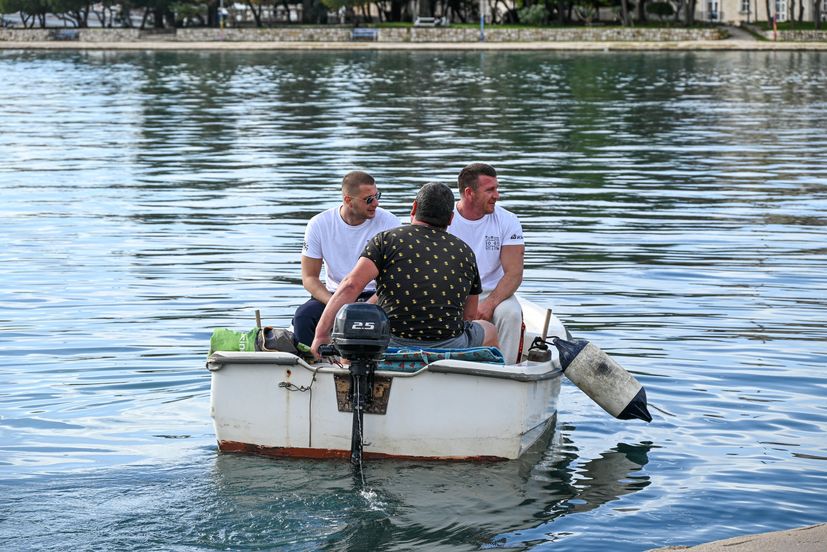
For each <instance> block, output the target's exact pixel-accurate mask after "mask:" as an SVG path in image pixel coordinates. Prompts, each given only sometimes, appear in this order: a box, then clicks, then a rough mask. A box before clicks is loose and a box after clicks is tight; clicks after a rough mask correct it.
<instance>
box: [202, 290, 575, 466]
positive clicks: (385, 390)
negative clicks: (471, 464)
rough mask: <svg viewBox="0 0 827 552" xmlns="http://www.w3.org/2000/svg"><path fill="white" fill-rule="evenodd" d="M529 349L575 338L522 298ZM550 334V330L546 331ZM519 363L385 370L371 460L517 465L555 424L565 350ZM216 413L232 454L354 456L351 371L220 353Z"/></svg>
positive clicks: (214, 362)
mask: <svg viewBox="0 0 827 552" xmlns="http://www.w3.org/2000/svg"><path fill="white" fill-rule="evenodd" d="M521 303H522V304H523V316H524V319H525V324H526V332H525V338H524V347H523V351H524V352H526V351H528V349H529V346H530V345H531V343H532V341H533V339H534V338H535V337H536V336H538V335H540V334H545V335H547V336H549V337H550V336H554V335H556V336H559V337H563V338H565V337H566V330H565V328H564V327H563V324H562V323H561V322H560V321H559V320H558V319H557V318H556V317H554V316H553V315H551V313H550V311H548V312H547V311H546V310H544V309H542V308H540V307H538V306H537V305H534V304H532V303H530V302H528V301H524V300H522V299H521ZM544 328H547V330H546V331H544ZM548 353H549V354H548V355H547V358H546V359H543V360H539V361H535V360H529V359H528V358H526V357H525V355H524V357H523V360H522V362H520V363H517V364H505V365H503V364H492V363H484V362H472V361H468V360H457V359H442V360H437V361H435V362H431V363H430V364H426V365H424V366H422V367H421V368H419V369H417V370H416V371H414V372H395V371H386V370H381V369H379V370H377V371H376V372H375V380H374V384H373V386H372V389H373V398H372V400H371V403H370V404H369V406H368V409H367V410H366V411H365V413H364V423H363V435H362V438H363V449H362V455H363V457H364V458H389V457H392V458H409V459H413V458H417V459H439V460H472V459H475V460H482V459H491V460H494V459H514V458H518V457H520V455H522V454H523V453H524V452H526V450H528V449H529V448H530V447H531V446H532V445H533V444H534V443H535V442H537V441H538V440H539V439H540V438H541V437H543V436H546V435H548V434H549V433H550V432H551V431H552V430H553V426H554V421H555V419H556V412H557V398H558V395H559V392H560V382H561V376H562V369H561V366H560V362H559V357H558V352H557V350H555V348H554V347H550V348H549V350H548ZM207 367H208V368H209V370H210V372H211V376H212V386H211V404H210V406H211V414H212V417H213V420H214V425H215V433H216V437H217V439H218V447H219V449H220V450H222V451H227V452H248V453H255V454H263V455H270V456H289V457H305V458H348V457H350V456H351V429H352V427H353V419H354V418H353V414H352V410H351V409H350V401H349V399H348V396H347V393H348V390H349V387H350V372H349V370H348V369H347V367H343V366H340V365H337V364H331V363H328V362H320V363H315V364H308V363H306V362H305V361H304V360H302V359H301V358H299V357H297V356H295V355H292V354H290V353H282V352H215V353H213V354H212V355H211V356H210V358H209V361H208V363H207Z"/></svg>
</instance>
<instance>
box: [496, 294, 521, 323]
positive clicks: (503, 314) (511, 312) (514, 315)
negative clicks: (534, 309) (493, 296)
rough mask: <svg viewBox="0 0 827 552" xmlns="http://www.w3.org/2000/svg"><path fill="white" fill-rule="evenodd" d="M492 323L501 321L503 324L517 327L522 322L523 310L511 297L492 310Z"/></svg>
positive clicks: (514, 298)
mask: <svg viewBox="0 0 827 552" xmlns="http://www.w3.org/2000/svg"><path fill="white" fill-rule="evenodd" d="M493 318H494V321H495V322H498V321H502V323H505V324H516V325H519V324H521V323H522V321H523V310H522V307H521V306H520V301H519V300H518V299H517V298H516V297H514V296H513V295H512V296H511V297H510V298H508V299H506V300H505V301H503V302H502V303H500V304H499V305H497V308H496V309H494V317H493Z"/></svg>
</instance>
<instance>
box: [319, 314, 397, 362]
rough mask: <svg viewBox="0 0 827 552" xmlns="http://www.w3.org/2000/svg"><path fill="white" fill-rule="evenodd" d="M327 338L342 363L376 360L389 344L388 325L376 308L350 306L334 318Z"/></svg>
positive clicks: (386, 319) (389, 332)
mask: <svg viewBox="0 0 827 552" xmlns="http://www.w3.org/2000/svg"><path fill="white" fill-rule="evenodd" d="M331 337H332V339H333V343H334V344H335V345H336V348H337V349H338V350H339V354H341V355H342V356H343V357H344V358H346V359H349V360H359V359H364V360H379V359H381V358H382V355H383V354H384V352H385V349H387V348H388V343H389V342H390V338H391V323H390V320H388V315H387V314H385V311H384V310H382V307H380V306H379V305H374V304H372V303H350V304H349V305H345V306H344V307H342V308H341V309H340V310H339V312H338V314H336V320H335V321H334V322H333V332H332V334H331Z"/></svg>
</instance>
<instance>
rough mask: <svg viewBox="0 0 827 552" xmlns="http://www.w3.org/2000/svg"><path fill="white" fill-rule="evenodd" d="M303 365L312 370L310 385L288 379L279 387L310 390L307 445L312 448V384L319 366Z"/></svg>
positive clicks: (289, 389) (290, 389)
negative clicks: (299, 383)
mask: <svg viewBox="0 0 827 552" xmlns="http://www.w3.org/2000/svg"><path fill="white" fill-rule="evenodd" d="M305 366H307V367H308V368H310V369H311V370H312V371H313V377H311V378H310V385H306V386H305V385H296V384H295V383H292V382H289V381H282V382H279V387H281V388H282V389H286V390H287V391H299V392H301V393H304V392H305V391H309V392H310V395H308V397H307V447H308V448H313V384H314V383H316V374H317V373H318V371H319V368H321V366H316V367H315V368H313V367H311V366H308V365H307V364H305Z"/></svg>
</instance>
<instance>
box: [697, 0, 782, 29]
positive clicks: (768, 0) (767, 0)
mask: <svg viewBox="0 0 827 552" xmlns="http://www.w3.org/2000/svg"><path fill="white" fill-rule="evenodd" d="M769 1H770V0H767V2H769ZM684 5H685V6H686V18H685V19H684V22H685V23H686V24H687V25H694V23H695V0H686V4H684Z"/></svg>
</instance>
